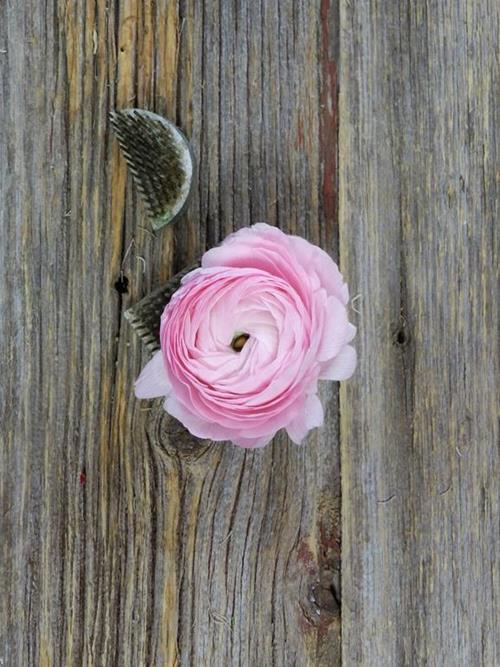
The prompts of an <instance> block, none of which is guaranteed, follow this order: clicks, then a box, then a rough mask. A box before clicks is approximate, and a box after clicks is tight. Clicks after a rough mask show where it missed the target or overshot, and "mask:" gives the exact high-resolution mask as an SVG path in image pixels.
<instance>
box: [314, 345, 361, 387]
mask: <svg viewBox="0 0 500 667" xmlns="http://www.w3.org/2000/svg"><path fill="white" fill-rule="evenodd" d="M356 358H357V357H356V350H355V349H354V348H353V347H351V346H350V345H346V346H345V347H344V348H343V350H341V351H340V353H339V354H338V355H337V356H336V357H335V359H334V360H333V361H332V363H331V364H330V365H329V366H327V367H326V368H325V369H324V370H323V371H322V372H321V375H320V378H321V379H322V380H347V378H350V377H351V375H352V374H353V373H354V369H355V368H356Z"/></svg>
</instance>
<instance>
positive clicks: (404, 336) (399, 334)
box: [394, 328, 410, 347]
mask: <svg viewBox="0 0 500 667" xmlns="http://www.w3.org/2000/svg"><path fill="white" fill-rule="evenodd" d="M409 340H410V338H409V335H408V333H407V332H406V330H405V329H403V328H401V329H398V330H397V331H396V333H395V334H394V342H395V344H396V345H398V346H399V347H405V346H406V345H408V342H409Z"/></svg>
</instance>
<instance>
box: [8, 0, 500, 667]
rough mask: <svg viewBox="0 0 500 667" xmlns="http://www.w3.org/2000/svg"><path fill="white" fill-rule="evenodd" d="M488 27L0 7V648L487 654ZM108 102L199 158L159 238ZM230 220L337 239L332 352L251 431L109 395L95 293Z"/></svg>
mask: <svg viewBox="0 0 500 667" xmlns="http://www.w3.org/2000/svg"><path fill="white" fill-rule="evenodd" d="M498 36H499V9H498V5H497V4H496V3H495V2H494V0H458V1H455V0H444V2H438V1H437V0H431V1H430V2H426V3H423V2H418V1H417V0H413V1H410V0H408V1H405V2H389V3H376V2H374V1H369V0H360V1H358V2H356V1H355V0H340V7H339V4H338V3H337V2H336V0H313V1H312V2H308V1H306V0H265V1H262V0H261V1H258V2H254V1H253V0H239V2H234V3H233V2H226V1H225V0H218V1H217V0H216V1H215V2H210V1H209V0H199V1H198V0H196V1H195V0H178V1H173V0H157V1H156V2H153V1H152V0H146V1H144V2H140V1H139V0H120V1H116V2H105V0H96V2H84V0H74V1H69V0H47V1H46V2H44V3H39V2H36V1H35V0H25V1H24V2H15V1H14V0H4V1H3V2H1V3H0V109H1V116H0V121H1V122H0V151H1V153H0V154H1V156H2V160H0V193H1V199H0V437H1V446H0V466H1V467H0V473H1V474H0V578H1V591H0V592H1V595H0V667H5V666H8V667H32V666H38V665H41V666H48V665H50V666H58V667H59V666H61V667H66V666H72V665H96V666H97V665H98V666H100V665H106V666H108V665H109V666H115V665H116V666H117V667H122V666H127V667H128V666H129V665H130V666H133V667H136V666H142V665H158V666H162V667H163V666H170V665H176V664H179V665H193V666H195V667H204V666H205V665H215V666H217V667H218V666H222V667H227V666H228V665H242V666H244V665H249V666H252V667H253V666H258V667H261V666H262V667H267V665H277V666H285V667H288V666H289V665H290V666H292V665H297V666H298V667H303V666H306V665H318V666H321V665H332V666H333V665H339V664H341V661H342V664H344V665H366V666H367V667H372V666H375V667H376V666H379V665H380V666H381V667H393V666H394V667H400V666H402V665H416V666H420V665H432V666H436V667H443V666H444V667H460V666H461V665H464V666H465V665H467V666H468V665H473V666H474V667H475V666H476V665H481V666H482V665H484V666H485V667H496V665H498V664H500V648H499V646H498V641H499V640H498V631H497V627H496V626H498V618H499V611H500V610H499V590H500V581H499V570H500V567H499V561H498V551H499V549H498V546H499V542H500V537H499V524H500V516H499V490H498V473H499V450H498V444H497V437H498V432H497V431H496V430H495V428H496V426H495V416H496V415H495V403H494V394H495V388H496V386H495V370H497V369H498V365H497V364H498V362H497V356H496V348H495V337H496V333H495V331H496V316H497V303H496V302H495V299H494V297H493V294H494V277H495V261H496V260H497V255H496V250H497V245H496V242H497V239H496V236H495V234H496V229H495V222H498V213H499V211H498V208H499V206H498V171H497V170H498V153H497V152H496V151H497V148H496V146H497V144H496V141H498V139H496V136H495V132H496V130H497V129H498V127H499V121H500V117H499V105H498V101H499V93H500V91H499V87H498V74H499V73H498V52H497V49H498ZM339 44H340V47H339ZM339 53H340V55H339ZM339 60H340V63H341V78H340V82H339V83H340V87H339V91H340V98H339V102H340V104H339V111H340V113H339V123H340V131H339V160H340V162H339V169H338V165H337V117H338V115H337V83H338V82H337V65H338V63H339ZM133 105H135V106H140V107H145V108H150V109H152V110H154V111H157V112H159V113H162V114H164V115H166V116H167V117H168V118H170V119H171V120H174V121H175V122H177V124H179V125H180V127H181V128H182V129H183V130H184V131H185V132H186V134H187V135H188V136H190V137H191V138H192V145H193V148H194V151H195V155H196V159H197V161H198V164H199V165H201V168H200V169H199V171H198V174H197V177H196V183H195V192H194V197H193V200H192V202H191V205H190V209H189V213H188V216H187V218H186V219H185V220H184V221H183V222H182V223H179V224H177V225H176V226H175V227H174V228H171V229H167V230H165V231H164V232H163V233H160V234H158V235H156V236H153V235H152V234H151V232H150V231H149V227H148V223H147V220H146V216H145V211H144V209H143V207H142V205H141V204H140V202H139V201H138V198H137V196H136V192H135V189H134V187H133V184H132V181H131V179H130V178H129V177H128V176H127V172H126V167H125V163H124V160H123V159H122V158H121V156H120V154H119V149H118V146H117V143H116V141H115V140H114V139H113V137H112V135H111V132H110V127H109V122H108V113H109V111H110V110H111V109H113V108H122V107H126V106H133ZM337 173H339V184H340V201H339V205H340V208H339V210H338V207H337V195H336V192H337V183H336V180H337ZM258 220H267V221H268V222H270V223H271V224H277V225H279V226H281V227H282V228H283V229H285V230H287V231H293V232H297V233H300V234H302V235H304V236H306V237H307V238H309V239H310V240H312V241H314V242H316V243H319V244H320V245H322V247H324V248H325V249H326V250H327V251H328V252H330V253H331V254H332V256H334V257H336V258H337V257H338V255H339V247H338V240H339V237H340V260H341V267H342V269H343V271H344V273H345V274H346V276H347V278H348V280H349V282H350V284H351V292H352V294H353V295H359V296H357V298H356V300H355V303H354V309H355V311H359V313H358V312H355V311H354V310H353V318H354V319H355V320H356V323H357V324H358V325H359V328H360V334H359V337H358V339H357V347H358V351H359V355H360V366H359V370H358V372H357V374H356V376H355V378H354V379H353V380H351V381H350V382H349V383H346V384H345V385H344V386H343V387H342V388H341V390H340V410H339V402H338V392H337V388H336V386H335V385H331V386H325V387H324V388H323V389H322V392H323V398H324V401H325V403H326V406H327V419H326V425H325V427H324V428H323V429H322V430H319V431H318V432H316V433H314V434H312V435H311V436H310V438H309V441H308V443H307V446H304V447H302V448H297V447H295V446H293V445H291V444H290V443H288V441H287V439H286V437H284V436H279V437H277V438H276V440H275V442H274V443H273V445H272V446H269V447H268V448H266V449H264V450H262V451H258V452H254V453H252V452H245V451H242V450H239V449H236V448H233V447H229V446H224V445H215V444H211V443H208V442H204V443H197V442H196V441H195V440H194V439H190V438H188V437H186V435H185V432H183V431H182V430H181V429H180V428H179V427H178V426H177V424H176V423H175V422H174V420H171V419H170V418H169V417H167V416H166V415H165V414H164V413H163V412H162V410H161V408H160V407H159V406H158V404H157V403H154V402H152V403H149V404H148V403H145V402H141V403H139V402H137V401H135V399H134V397H133V391H132V384H133V380H134V378H135V377H136V376H137V374H138V372H139V370H140V368H141V366H142V364H143V363H144V362H145V360H146V358H147V352H146V350H145V349H144V347H143V346H142V345H141V344H140V342H139V340H138V339H137V337H136V336H135V335H134V334H133V332H132V330H131V328H130V326H129V325H128V324H127V323H126V322H125V321H124V319H123V317H122V313H123V312H124V311H125V310H126V309H127V308H128V307H129V306H130V305H132V304H134V303H136V302H137V301H139V299H140V298H142V297H143V296H144V295H145V294H147V293H149V292H150V291H151V290H153V289H155V288H157V287H158V286H160V285H163V284H164V283H165V282H166V281H167V280H168V278H169V277H170V276H171V275H172V274H173V273H175V272H176V271H178V270H180V269H182V268H184V267H185V266H187V265H188V264H190V263H192V261H193V260H194V259H195V258H196V257H197V256H198V255H199V254H200V252H202V251H203V250H204V249H205V248H206V247H210V246H213V245H214V244H216V243H217V242H218V241H219V240H220V239H222V238H223V237H224V236H225V235H226V234H227V233H228V232H230V231H232V230H233V229H235V228H238V227H241V226H244V225H247V224H249V223H251V222H255V221H258ZM337 220H338V225H337ZM125 290H126V291H125ZM339 415H340V417H339ZM340 450H341V454H342V494H343V498H342V529H343V540H342V633H341V623H340V621H341V615H340V576H339V575H340V571H339V570H340V528H341V526H340V484H341V482H340Z"/></svg>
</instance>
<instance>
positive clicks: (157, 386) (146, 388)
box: [135, 351, 171, 398]
mask: <svg viewBox="0 0 500 667" xmlns="http://www.w3.org/2000/svg"><path fill="white" fill-rule="evenodd" d="M170 390H171V386H170V383H169V381H168V378H167V372H166V370H165V364H164V363H163V356H162V353H161V351H159V352H157V353H156V354H155V355H154V357H153V358H152V359H151V361H149V362H148V363H147V364H146V366H144V368H143V369H142V372H141V374H140V375H139V377H138V378H137V380H136V383H135V395H136V396H137V398H156V397H157V396H167V394H169V393H170Z"/></svg>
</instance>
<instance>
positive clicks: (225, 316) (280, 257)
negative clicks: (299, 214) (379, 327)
mask: <svg viewBox="0 0 500 667" xmlns="http://www.w3.org/2000/svg"><path fill="white" fill-rule="evenodd" d="M348 299H349V294H348V290H347V285H346V284H345V283H344V281H343V278H342V275H341V274H340V272H339V269H338V267H337V265H336V264H335V262H334V261H333V260H332V259H331V258H330V257H329V256H328V255H327V254H326V252H324V251H323V250H321V249H320V248H318V247H316V246H314V245H312V244H311V243H309V242H308V241H305V240H304V239H302V238H299V237H297V236H289V235H287V234H284V233H283V232H281V231H280V230H279V229H277V228H276V227H270V226H269V225H266V224H263V223H260V224H257V225H253V226H252V227H247V228H244V229H241V230H239V231H238V232H236V233H234V234H231V235H230V236H229V237H227V238H226V240H225V241H224V242H223V243H222V245H221V246H219V247H217V248H214V249H213V250H209V251H208V252H206V253H205V254H204V255H203V259H202V265H201V268H200V269H196V270H194V271H192V272H191V273H189V274H188V275H186V276H185V278H184V279H183V281H182V285H181V287H180V288H179V289H178V290H177V292H176V293H175V294H174V295H173V297H172V298H171V300H170V302H169V303H168V305H167V306H166V308H165V310H164V312H163V315H162V318H161V327H160V344H161V350H160V351H159V352H157V353H156V355H155V356H154V357H153V359H152V360H151V361H150V362H149V363H148V364H147V366H146V367H145V368H144V369H143V371H142V373H141V375H140V377H139V379H138V380H137V382H136V386H135V392H136V396H137V397H138V398H153V397H156V396H165V403H164V407H165V410H166V411H167V412H168V413H169V414H171V415H172V416H173V417H176V418H177V419H179V420H180V421H181V422H182V423H183V424H184V426H185V427H186V428H187V429H188V430H189V431H190V432H191V433H192V434H193V435H195V436H198V437H200V438H209V439H211V440H231V441H232V442H233V443H234V444H235V445H238V446H240V447H263V446H264V445H266V444H267V443H268V442H269V441H270V440H271V439H272V437H273V436H274V435H275V434H276V432H277V431H278V430H279V429H281V428H285V429H286V430H287V432H288V435H289V436H290V438H291V439H292V440H293V441H294V442H296V443H300V442H301V441H302V440H303V439H304V438H305V436H306V435H307V433H308V431H309V430H310V429H312V428H314V427H316V426H320V425H321V424H322V423H323V407H322V405H321V402H320V400H319V398H318V394H317V391H318V380H322V379H325V380H345V379H347V378H348V377H350V376H351V375H352V373H353V372H354V368H355V366H356V352H355V350H354V348H353V347H351V346H350V345H348V343H349V342H350V341H351V340H352V338H353V337H354V335H355V333H356V329H355V327H354V326H353V325H352V324H350V323H349V322H348V319H347V310H346V306H347V302H348Z"/></svg>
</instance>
